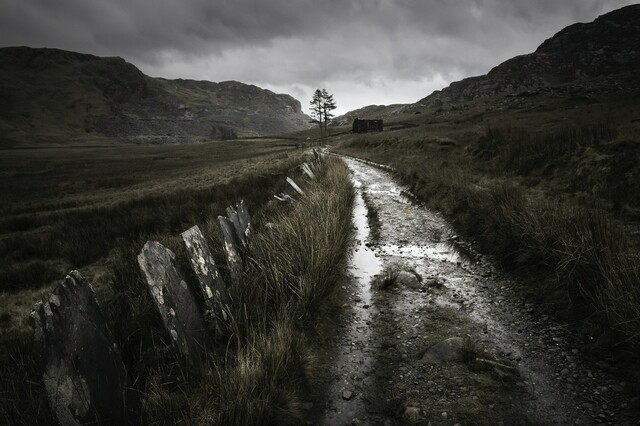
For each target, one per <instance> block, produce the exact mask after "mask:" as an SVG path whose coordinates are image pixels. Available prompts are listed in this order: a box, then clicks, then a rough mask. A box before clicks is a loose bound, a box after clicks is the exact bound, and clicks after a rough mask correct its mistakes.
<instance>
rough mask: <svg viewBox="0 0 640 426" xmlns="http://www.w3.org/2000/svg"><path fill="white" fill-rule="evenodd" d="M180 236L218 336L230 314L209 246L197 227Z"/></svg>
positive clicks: (225, 291) (227, 295)
mask: <svg viewBox="0 0 640 426" xmlns="http://www.w3.org/2000/svg"><path fill="white" fill-rule="evenodd" d="M181 235H182V240H183V241H184V244H185V246H186V248H187V254H188V255H189V256H188V257H189V261H190V263H191V268H192V269H193V272H194V273H195V274H196V277H197V278H198V284H199V285H200V291H201V292H202V297H203V299H204V302H205V305H206V307H207V313H208V314H209V315H210V316H211V318H212V319H213V322H214V325H215V328H216V331H217V332H218V334H220V333H222V332H223V331H224V326H223V324H224V323H226V322H227V321H228V319H229V314H230V312H229V302H230V301H229V294H228V293H227V288H226V286H225V284H224V281H223V280H222V277H221V276H220V274H219V273H218V268H217V267H216V264H215V262H214V260H213V256H211V251H210V250H209V246H208V245H207V242H206V241H205V239H204V235H203V234H202V231H200V228H199V227H198V225H196V226H194V227H192V228H190V229H188V230H186V231H184V232H183V233H182V234H181Z"/></svg>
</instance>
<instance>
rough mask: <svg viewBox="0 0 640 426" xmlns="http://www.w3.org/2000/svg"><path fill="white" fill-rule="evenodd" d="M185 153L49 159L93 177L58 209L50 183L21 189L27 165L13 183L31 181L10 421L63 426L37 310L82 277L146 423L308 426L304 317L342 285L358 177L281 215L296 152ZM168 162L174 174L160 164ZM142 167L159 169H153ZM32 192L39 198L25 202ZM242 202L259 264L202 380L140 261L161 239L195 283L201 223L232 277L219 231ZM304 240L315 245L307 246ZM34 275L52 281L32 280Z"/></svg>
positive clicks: (9, 244)
mask: <svg viewBox="0 0 640 426" xmlns="http://www.w3.org/2000/svg"><path fill="white" fill-rule="evenodd" d="M184 148H186V147H184ZM184 148H183V147H179V146H167V147H144V148H122V149H121V150H114V151H111V152H110V155H108V156H104V157H103V158H100V159H97V158H95V154H96V151H95V149H85V150H83V149H76V150H64V152H60V153H59V156H57V155H56V153H55V152H53V153H51V152H49V153H48V154H52V155H49V156H48V157H47V158H46V159H44V158H43V159H41V161H43V162H46V163H48V164H49V165H50V167H51V168H57V167H55V166H56V165H57V164H59V162H64V161H69V160H68V156H69V154H71V155H72V156H78V157H79V156H84V158H85V159H86V160H88V161H89V162H90V163H91V164H90V165H89V167H87V169H83V168H78V169H72V170H70V171H69V174H67V175H62V176H58V179H59V181H58V182H59V183H60V184H62V185H63V186H67V185H69V184H70V183H72V182H76V185H75V186H74V185H71V186H72V188H70V190H69V192H68V193H67V194H66V195H65V194H64V192H61V193H60V194H58V196H57V197H53V195H55V194H51V195H52V197H51V198H50V199H48V198H47V197H46V196H44V195H43V193H41V192H40V193H39V192H38V188H41V186H43V185H47V184H50V181H49V180H50V177H48V176H47V175H46V174H43V175H37V176H30V175H29V176H25V175H21V173H20V172H19V170H21V166H20V162H19V161H17V157H16V158H13V162H12V164H13V166H14V168H13V169H11V170H12V173H15V174H16V176H22V177H23V179H24V181H22V180H21V179H17V180H16V181H15V182H13V184H15V185H17V186H16V187H15V188H13V190H12V191H8V192H7V194H10V195H11V197H12V200H13V201H12V204H11V207H12V209H13V210H11V211H10V212H7V215H6V216H5V217H6V218H7V220H6V221H5V222H4V223H3V232H4V233H5V234H4V236H3V243H4V249H5V250H6V251H5V252H4V253H3V257H5V258H13V257H15V256H19V255H20V256H23V260H22V261H21V260H20V259H17V258H16V259H14V261H13V262H11V263H7V264H6V265H7V266H9V265H11V267H10V268H9V269H11V270H8V269H5V270H4V272H3V287H4V288H5V289H9V292H5V293H3V296H2V324H3V332H2V334H1V336H0V338H1V339H2V343H3V344H2V347H3V348H4V349H3V350H2V351H1V353H0V356H1V357H2V365H3V366H5V367H4V368H3V370H2V375H3V383H6V384H7V386H6V387H4V388H3V392H2V404H0V418H2V419H3V421H7V422H8V423H10V424H50V423H51V422H52V419H51V417H50V414H49V409H48V405H47V401H46V395H45V393H44V388H43V385H42V382H41V378H40V377H39V376H38V373H37V371H38V366H37V365H36V364H37V363H36V361H35V355H34V352H33V348H32V346H33V343H32V333H31V330H30V329H29V327H28V324H27V321H26V319H27V316H28V312H29V310H30V309H31V308H32V306H33V303H34V302H35V301H36V300H37V299H38V298H39V297H41V295H44V294H46V293H47V292H49V291H50V289H51V288H52V287H51V286H52V285H54V284H55V281H54V280H55V279H60V278H61V277H62V276H63V275H64V273H66V272H65V271H67V270H68V269H71V268H81V270H82V271H83V272H84V273H85V275H87V276H88V277H90V279H91V282H92V283H93V285H94V287H96V290H97V294H98V299H99V302H100V304H101V306H102V308H103V310H104V311H105V313H106V316H107V319H108V323H109V327H110V329H111V331H112V333H113V334H114V336H115V338H116V341H117V343H118V346H119V348H120V349H121V352H122V355H123V359H124V361H125V364H126V365H127V368H128V369H129V373H130V374H131V376H132V379H133V380H132V381H133V382H135V383H136V385H135V386H136V389H137V390H138V391H139V392H140V395H141V399H142V403H143V417H144V422H145V423H164V422H167V421H171V422H174V421H180V420H183V421H185V420H186V421H189V422H192V423H193V422H195V423H202V424H211V422H217V423H219V424H229V422H232V423H233V422H236V424H245V423H255V422H257V421H258V420H257V419H260V420H261V421H267V422H268V421H273V422H276V419H280V420H282V421H285V422H286V421H290V420H287V419H292V418H296V416H297V415H298V414H297V413H298V410H297V409H296V400H297V398H298V397H297V396H296V395H297V393H298V392H299V391H300V389H302V388H303V387H304V386H305V383H306V382H305V380H306V379H308V378H309V374H311V370H312V367H313V356H312V354H311V353H310V352H309V349H308V347H307V344H306V341H305V338H304V333H303V330H304V327H305V325H306V324H307V321H303V322H300V321H299V319H300V315H301V313H304V314H305V318H307V317H308V318H310V317H311V316H312V315H313V312H314V306H315V305H316V304H317V302H318V301H319V300H321V299H322V297H323V294H324V293H326V292H327V291H328V290H329V289H330V287H331V286H332V285H333V284H334V283H335V282H336V281H337V279H338V277H339V276H340V273H341V269H340V268H339V267H336V266H338V265H340V262H341V259H342V255H343V253H344V251H345V250H344V248H345V245H346V243H347V241H348V239H349V235H350V233H349V230H350V226H349V217H350V216H349V214H348V213H349V211H350V203H351V197H352V190H351V184H350V181H349V176H348V173H347V172H346V169H345V167H344V166H343V165H341V164H339V163H335V164H334V163H332V164H331V166H330V167H328V168H327V170H326V171H325V173H323V176H322V177H321V181H320V182H319V183H317V184H314V185H311V186H309V185H306V186H305V190H306V193H307V197H306V198H305V200H304V201H301V202H298V203H296V204H295V206H288V207H287V206H278V205H275V204H274V203H275V202H274V201H270V202H269V200H270V199H272V196H273V194H274V193H278V192H281V191H283V190H284V189H285V188H284V186H285V181H284V178H285V173H286V174H289V173H291V171H292V170H293V169H294V168H296V167H297V166H298V165H299V164H300V161H301V157H302V156H301V151H298V150H296V148H295V145H294V146H293V147H290V146H282V142H281V141H272V142H269V141H265V140H261V141H258V142H255V141H254V142H251V141H249V142H237V141H236V142H233V143H225V142H217V143H211V144H205V145H197V146H195V148H196V149H197V151H198V152H194V151H191V152H190V155H189V156H187V157H186V158H180V157H181V154H184V153H185V152H186V151H182V149H184ZM193 148H194V146H191V149H192V150H193ZM292 148H293V149H292ZM61 151H63V150H61ZM22 154H24V153H22ZM156 157H157V158H163V159H164V160H165V161H166V164H162V162H159V161H153V158H156ZM141 158H144V159H145V160H146V161H144V166H143V167H140V166H141V163H138V160H139V159H141ZM25 161H26V159H25ZM212 165H213V166H214V167H213V168H212V167H211V166H212ZM91 166H96V167H91ZM118 167H119V168H121V170H123V171H124V170H128V171H129V172H131V175H130V180H127V181H123V182H120V181H118V182H117V184H115V185H113V184H114V182H112V180H111V178H112V177H113V175H112V173H110V174H108V175H105V174H103V170H110V171H113V170H114V169H116V168H118ZM27 182H28V186H31V187H32V188H34V191H33V193H27V192H20V191H19V187H20V184H27ZM112 185H113V187H112ZM8 189H9V188H8ZM32 197H35V198H32ZM56 198H57V199H56ZM239 198H244V199H246V200H249V206H250V209H251V211H252V213H253V214H254V217H256V222H255V226H256V232H257V237H256V240H255V253H256V255H255V261H254V262H252V263H251V265H252V266H251V268H250V270H249V271H247V275H246V279H245V285H244V286H242V287H241V288H236V289H234V291H235V292H234V294H233V298H234V300H235V301H237V304H234V307H235V308H236V311H234V312H233V318H234V321H233V322H232V326H231V327H230V328H229V330H228V334H227V335H226V336H218V342H217V349H216V350H215V351H214V352H213V353H211V357H210V362H209V366H208V367H207V369H206V373H205V374H204V375H202V374H200V373H198V372H194V371H192V370H191V369H190V368H189V367H187V366H186V365H185V364H184V362H185V361H184V360H182V359H181V358H180V357H178V356H177V355H176V353H175V352H174V351H173V350H172V348H171V345H170V340H169V338H168V337H167V336H166V332H165V331H164V329H163V327H162V323H161V321H160V317H159V315H158V313H157V311H156V309H155V307H154V306H153V304H152V301H151V298H150V296H149V295H148V294H147V293H148V291H147V289H146V286H145V285H144V284H143V281H142V278H141V275H140V271H139V268H138V266H137V264H136V255H137V254H138V253H139V251H140V249H141V247H142V245H143V244H144V242H145V241H146V240H147V239H155V240H158V241H160V242H161V243H162V244H164V245H166V246H167V247H169V248H171V249H172V250H173V251H174V252H175V253H177V254H178V258H179V259H181V263H180V267H181V269H182V270H183V271H189V270H190V268H189V266H188V265H187V264H186V256H184V248H183V245H182V243H181V242H180V239H179V233H180V232H181V231H183V230H184V229H186V228H188V227H190V226H192V225H193V224H194V223H197V224H199V225H200V227H201V228H202V229H203V230H204V231H205V234H206V235H207V237H208V238H209V240H210V241H209V242H210V246H211V247H212V248H215V253H214V256H216V258H217V260H218V263H219V264H224V262H223V261H222V256H223V255H222V245H221V236H220V234H219V231H218V228H217V225H216V222H217V221H216V217H217V215H218V214H223V213H224V209H225V207H226V206H228V205H231V204H233V203H235V202H236V201H237V200H238V199H239ZM36 200H37V202H35V201H36ZM31 209H35V210H36V211H37V212H38V213H37V214H36V213H35V212H34V211H32V210H31ZM335 212H339V213H341V214H340V216H336V215H334V213H335ZM318 215H319V216H318ZM318 217H320V218H321V219H322V220H321V221H319V222H318V220H317V219H318ZM21 218H22V219H21ZM267 223H269V225H268V226H267ZM301 233H306V235H308V237H309V238H306V239H302V240H300V239H298V238H297V235H298V234H301ZM25 238H26V240H25ZM29 241H30V242H29ZM29 247H31V249H29ZM34 250H35V251H34ZM42 250H45V251H42ZM21 253H22V254H21ZM307 254H308V255H309V256H307ZM34 262H35V263H37V262H42V263H43V264H45V265H47V268H49V266H50V268H49V269H46V273H45V274H40V273H39V272H37V271H36V272H34V274H35V275H33V276H31V275H30V274H31V272H30V270H31V269H30V268H31V266H32V265H33V264H34ZM291 262H293V263H291ZM3 265H4V264H3ZM223 272H224V271H223ZM225 273H226V272H225ZM29 277H31V280H27V278H29ZM294 319H295V321H294ZM269 419H271V420H269ZM283 419H284V420H283ZM280 420H278V423H279V424H280Z"/></svg>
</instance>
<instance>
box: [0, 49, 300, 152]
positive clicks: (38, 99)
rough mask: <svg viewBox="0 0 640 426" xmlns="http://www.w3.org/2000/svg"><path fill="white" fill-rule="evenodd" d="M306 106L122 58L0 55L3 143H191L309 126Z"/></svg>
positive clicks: (54, 52) (50, 52)
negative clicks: (156, 71) (162, 74)
mask: <svg viewBox="0 0 640 426" xmlns="http://www.w3.org/2000/svg"><path fill="white" fill-rule="evenodd" d="M309 121H310V118H309V117H308V116H307V115H305V114H304V113H303V112H302V109H301V106H300V102H298V101H297V100H296V99H294V98H293V97H291V96H289V95H284V94H276V93H273V92H271V91H269V90H265V89H261V88H259V87H256V86H252V85H247V84H243V83H239V82H236V81H226V82H222V83H212V82H208V81H193V80H166V79H162V78H152V77H149V76H146V75H144V74H143V73H142V72H141V71H140V70H139V69H137V68H136V67H135V66H133V65H132V64H130V63H127V62H126V61H125V60H123V59H122V58H115V57H114V58H103V57H97V56H93V55H86V54H80V53H75V52H69V51H64V50H58V49H33V48H28V47H7V48H2V49H0V143H2V144H3V145H7V144H12V143H25V142H26V143H33V142H35V143H41V142H43V141H50V142H56V143H68V142H69V141H82V140H90V139H101V138H108V139H116V140H120V141H125V142H134V143H188V142H194V141H199V140H207V139H229V138H235V137H244V136H264V135H275V134H280V133H285V132H291V131H295V130H301V129H306V128H308V127H309Z"/></svg>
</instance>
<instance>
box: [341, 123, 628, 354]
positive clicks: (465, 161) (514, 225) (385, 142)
mask: <svg viewBox="0 0 640 426" xmlns="http://www.w3.org/2000/svg"><path fill="white" fill-rule="evenodd" d="M509 135H511V136H509ZM509 138H511V140H509ZM489 140H491V141H492V142H489ZM441 142H442V139H441V138H437V137H428V136H426V135H420V137H415V138H410V137H409V138H408V139H406V140H405V139H400V138H390V137H389V136H388V135H385V134H384V133H383V134H377V135H365V136H358V137H353V138H351V139H349V140H347V141H346V142H344V143H343V144H342V145H341V146H340V147H338V148H337V149H338V150H339V151H341V152H345V153H347V154H350V155H355V156H360V157H363V158H366V159H368V160H371V161H375V162H379V163H384V164H388V165H390V166H393V167H394V168H396V170H397V171H398V174H399V176H400V177H401V179H402V180H403V181H404V182H405V183H407V184H409V185H410V186H411V189H412V192H414V193H415V194H416V195H417V196H418V197H420V198H421V199H422V200H425V201H426V202H427V203H428V204H429V205H430V206H431V207H432V208H435V209H437V210H439V211H442V212H443V213H445V214H446V215H447V216H448V217H449V219H450V220H452V222H453V223H454V225H455V226H456V228H457V230H458V231H459V232H461V233H463V234H465V235H467V236H468V237H471V238H473V239H475V240H476V241H477V242H478V244H479V245H480V246H481V248H482V249H483V251H485V252H487V253H490V254H492V255H493V256H495V258H496V259H497V260H498V261H499V262H500V263H501V264H502V265H503V266H504V267H505V268H506V269H509V270H512V271H516V272H522V273H523V276H526V277H527V279H526V282H527V283H528V284H529V285H530V287H529V289H528V290H529V293H530V294H532V295H534V296H535V297H536V298H537V299H538V300H539V301H541V302H543V303H545V304H548V305H550V307H551V309H553V310H555V311H561V312H563V313H565V314H566V315H567V316H565V318H566V319H571V320H573V321H575V322H576V323H577V324H581V323H582V324H588V326H587V327H584V329H587V328H591V329H590V330H588V331H589V332H590V334H591V336H592V337H595V338H596V339H597V338H599V337H603V336H604V335H606V336H607V337H613V339H614V340H613V341H612V340H611V339H607V340H605V341H606V342H607V343H608V344H611V343H627V344H629V345H630V346H631V347H633V348H634V352H635V353H637V352H638V350H639V349H640V308H639V306H640V304H639V303H638V294H639V291H640V290H639V285H638V282H639V281H638V279H637V277H638V275H639V274H640V264H639V263H638V262H637V259H638V256H639V254H638V250H637V248H635V247H634V244H633V241H632V240H631V239H630V237H629V233H628V228H626V227H625V226H624V225H623V223H622V222H621V220H620V218H621V216H620V214H619V213H617V212H619V208H618V207H616V206H615V204H618V205H619V204H620V202H621V198H620V195H619V193H620V192H619V190H618V188H617V187H614V186H610V185H608V183H609V182H612V184H613V182H615V179H610V180H607V179H604V180H602V181H601V184H600V186H599V187H598V188H597V189H598V190H597V191H596V190H594V191H591V192H589V193H585V192H584V191H580V188H574V192H572V193H569V194H567V193H566V191H563V192H561V191H558V190H557V187H556V186H555V185H558V184H559V183H563V182H565V181H566V179H567V177H574V178H575V176H577V175H578V174H579V173H587V171H585V170H581V169H580V167H584V166H585V164H590V163H589V161H590V160H588V158H591V157H593V158H597V159H598V161H596V163H597V164H600V163H602V161H605V160H606V161H608V162H615V161H617V159H618V156H614V155H613V154H612V156H611V158H608V159H605V158H604V157H603V155H604V154H602V153H605V152H610V151H612V150H614V148H613V146H618V145H625V143H624V141H623V140H622V141H621V140H620V139H619V138H618V132H617V131H616V130H615V129H612V128H610V127H608V126H605V125H598V126H589V127H585V128H579V129H560V130H554V131H551V132H549V133H548V134H547V135H531V134H527V133H526V132H525V131H519V132H507V131H495V130H491V131H487V133H486V134H485V135H482V136H481V137H480V138H479V139H478V142H477V144H470V145H467V146H466V147H459V146H458V143H457V142H456V141H451V143H448V144H445V145H443V144H442V143H441ZM479 148H482V149H479ZM594 149H598V150H599V152H600V153H601V154H602V155H596V154H594V152H593V150H594ZM623 155H624V153H623ZM570 156H572V157H570ZM390 159H391V160H390ZM594 161H595V160H594ZM552 163H553V164H552ZM554 164H555V165H554ZM549 167H558V168H561V170H558V171H557V172H556V173H555V174H551V175H549V174H547V175H545V173H546V172H545V170H546V171H548V170H549ZM607 170H609V169H607ZM595 172H602V170H600V169H596V170H595ZM595 172H594V173H595ZM613 172H614V171H613V170H612V173H613ZM615 172H616V173H617V171H615ZM531 176H535V179H534V180H533V183H532V181H529V180H527V179H524V177H526V178H530V177H531ZM634 176H635V175H632V174H629V173H627V176H626V179H631V180H633V179H635V178H634ZM540 181H543V182H542V184H540ZM534 183H536V184H537V185H535V184H534ZM626 202H627V203H629V204H628V205H627V209H628V210H633V209H635V208H637V206H636V205H635V204H633V198H630V199H627V200H626ZM525 273H526V274H525ZM594 326H595V329H594ZM611 331H613V332H614V333H613V334H611V333H610V332H611ZM603 333H604V334H603Z"/></svg>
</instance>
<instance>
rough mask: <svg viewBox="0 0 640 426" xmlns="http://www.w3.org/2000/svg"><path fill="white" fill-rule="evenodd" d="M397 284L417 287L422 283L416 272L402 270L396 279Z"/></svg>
mask: <svg viewBox="0 0 640 426" xmlns="http://www.w3.org/2000/svg"><path fill="white" fill-rule="evenodd" d="M395 282H396V284H400V285H403V286H406V287H410V288H415V287H418V286H419V285H420V279H419V278H418V276H417V275H416V273H415V272H411V271H400V272H399V273H398V275H397V277H396V279H395Z"/></svg>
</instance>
